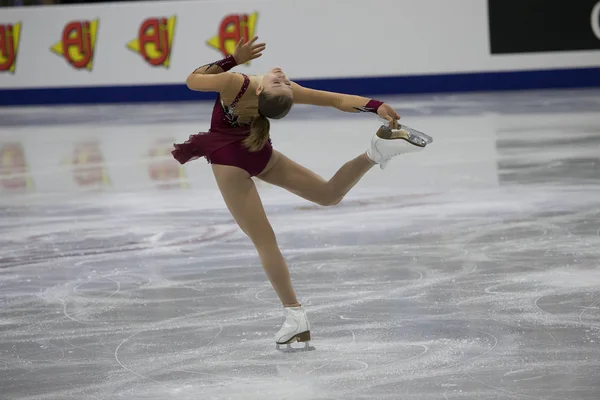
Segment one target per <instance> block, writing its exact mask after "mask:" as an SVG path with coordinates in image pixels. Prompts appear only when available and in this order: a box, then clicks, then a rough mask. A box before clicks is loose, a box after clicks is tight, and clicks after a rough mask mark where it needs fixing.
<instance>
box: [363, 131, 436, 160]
mask: <svg viewBox="0 0 600 400" xmlns="http://www.w3.org/2000/svg"><path fill="white" fill-rule="evenodd" d="M432 142H433V139H432V138H431V137H430V136H428V135H426V134H424V133H423V132H419V131H417V130H416V129H412V128H409V127H408V126H406V125H398V127H397V128H394V129H391V128H390V127H388V126H387V125H382V126H381V127H380V128H379V130H378V131H377V133H376V134H375V135H374V136H373V138H372V139H371V148H370V149H369V150H367V155H368V156H369V158H370V159H371V160H373V161H374V162H375V163H376V164H379V167H380V168H381V169H385V167H386V166H387V164H388V162H389V161H390V160H391V159H392V157H395V156H397V155H400V154H408V153H416V152H418V151H421V150H423V149H424V148H425V146H427V145H428V144H429V143H432Z"/></svg>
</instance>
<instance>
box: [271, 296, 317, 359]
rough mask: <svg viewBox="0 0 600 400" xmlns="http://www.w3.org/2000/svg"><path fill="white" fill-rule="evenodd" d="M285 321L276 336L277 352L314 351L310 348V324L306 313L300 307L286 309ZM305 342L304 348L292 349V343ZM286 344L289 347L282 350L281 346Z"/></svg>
mask: <svg viewBox="0 0 600 400" xmlns="http://www.w3.org/2000/svg"><path fill="white" fill-rule="evenodd" d="M284 309H285V321H284V323H283V326H282V327H281V329H280V330H279V332H277V333H276V334H275V343H277V346H276V348H277V350H280V351H285V352H290V351H299V350H300V351H305V350H314V347H312V348H311V347H310V346H309V341H310V324H309V322H308V318H307V317H306V311H304V309H303V308H302V306H299V307H285V308H284ZM294 342H303V343H304V347H303V348H297V347H292V346H291V343H294ZM283 344H286V345H287V347H286V348H285V349H282V348H281V347H280V345H283Z"/></svg>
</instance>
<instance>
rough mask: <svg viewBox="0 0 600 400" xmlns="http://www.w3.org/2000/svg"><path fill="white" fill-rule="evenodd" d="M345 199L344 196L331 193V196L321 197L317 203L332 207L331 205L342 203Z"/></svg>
mask: <svg viewBox="0 0 600 400" xmlns="http://www.w3.org/2000/svg"><path fill="white" fill-rule="evenodd" d="M343 199H344V196H335V195H330V196H324V197H322V198H321V199H319V201H318V202H317V203H318V204H319V205H320V206H323V207H331V206H337V205H338V204H340V203H341V202H342V200H343Z"/></svg>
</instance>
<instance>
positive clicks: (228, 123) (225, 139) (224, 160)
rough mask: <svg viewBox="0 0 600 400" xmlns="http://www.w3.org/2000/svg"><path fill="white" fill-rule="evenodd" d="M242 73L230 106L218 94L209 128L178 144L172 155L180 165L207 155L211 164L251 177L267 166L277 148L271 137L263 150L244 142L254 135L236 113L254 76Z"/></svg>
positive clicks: (248, 125)
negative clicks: (236, 169)
mask: <svg viewBox="0 0 600 400" xmlns="http://www.w3.org/2000/svg"><path fill="white" fill-rule="evenodd" d="M242 75H243V77H244V84H243V85H242V88H241V89H240V91H239V92H238V94H237V96H236V97H235V99H234V100H233V102H232V103H231V105H230V106H229V107H227V106H225V105H224V104H223V102H222V101H221V96H220V95H219V96H218V97H217V100H216V101H215V105H214V107H213V111H212V118H211V121H210V129H209V131H208V132H200V133H197V134H194V135H190V137H189V139H188V140H186V141H185V142H184V143H175V144H174V146H175V149H174V150H173V151H172V152H171V154H173V157H174V158H175V159H176V160H177V161H178V162H179V163H180V164H185V163H187V162H188V161H191V160H195V159H197V158H200V157H206V160H207V161H208V162H209V163H211V164H220V165H230V166H234V167H238V168H242V169H244V170H246V171H247V172H248V173H249V174H250V176H256V175H258V174H260V173H261V172H262V170H263V169H264V168H265V166H266V165H267V163H268V162H269V159H270V158H271V154H272V151H273V148H272V145H271V140H270V139H269V141H268V142H267V143H266V144H265V146H264V147H263V148H262V149H261V150H259V151H256V152H251V151H249V150H248V149H247V148H246V147H245V146H244V145H243V143H242V141H243V140H244V139H245V138H246V137H248V135H249V134H250V124H242V123H239V122H238V117H237V116H235V115H234V113H233V112H234V109H235V106H236V105H237V103H238V102H239V101H240V99H241V98H242V96H243V95H244V93H246V90H247V89H248V86H249V85H250V78H248V76H246V75H244V74H242Z"/></svg>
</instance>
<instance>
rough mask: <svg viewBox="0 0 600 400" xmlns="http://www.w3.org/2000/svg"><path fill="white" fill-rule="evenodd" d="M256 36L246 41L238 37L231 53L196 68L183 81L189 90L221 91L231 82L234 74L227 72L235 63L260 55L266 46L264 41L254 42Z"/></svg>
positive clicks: (242, 62)
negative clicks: (238, 39)
mask: <svg viewBox="0 0 600 400" xmlns="http://www.w3.org/2000/svg"><path fill="white" fill-rule="evenodd" d="M256 40H258V37H256V36H255V37H253V38H252V40H250V41H249V42H248V43H244V39H240V41H239V42H238V44H237V45H236V48H235V51H234V53H233V55H230V56H227V57H225V58H223V59H222V60H219V61H215V62H213V63H210V64H206V65H203V66H201V67H200V68H197V69H196V70H194V72H192V73H191V74H190V75H189V76H188V77H187V79H186V81H185V83H186V84H187V86H188V88H190V89H191V90H197V91H200V92H221V91H223V90H224V89H225V88H227V86H228V85H229V84H231V83H232V80H233V79H234V76H233V74H232V73H231V72H227V71H229V70H230V69H232V68H233V67H235V66H236V65H239V64H245V63H247V62H248V61H250V60H254V59H255V58H258V57H260V56H261V55H262V51H263V50H264V49H265V48H266V45H265V44H264V43H256Z"/></svg>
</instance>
